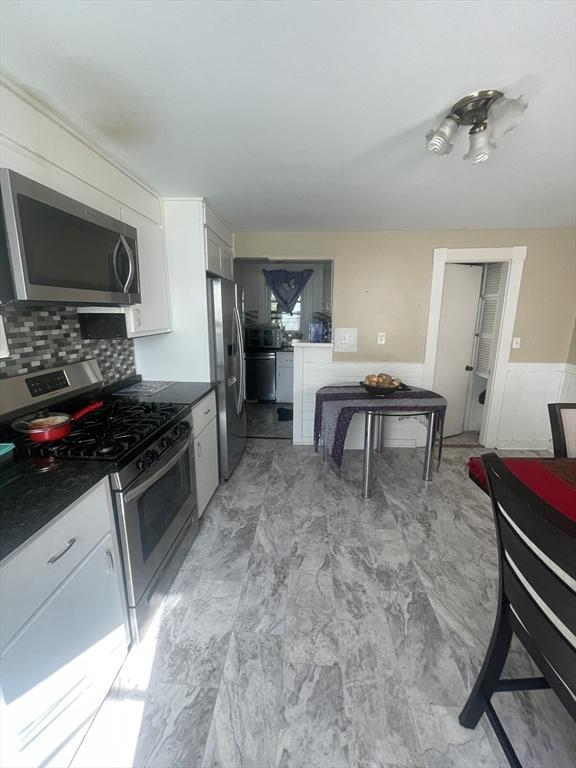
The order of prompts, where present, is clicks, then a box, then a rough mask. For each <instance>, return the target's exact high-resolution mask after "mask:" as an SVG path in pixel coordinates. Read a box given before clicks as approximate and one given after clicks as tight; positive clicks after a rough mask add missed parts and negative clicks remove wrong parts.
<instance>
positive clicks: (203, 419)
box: [192, 392, 216, 435]
mask: <svg viewBox="0 0 576 768" xmlns="http://www.w3.org/2000/svg"><path fill="white" fill-rule="evenodd" d="M215 416H216V393H215V392H210V394H209V395H206V397H205V398H204V399H203V400H200V402H199V403H197V404H196V405H195V406H194V408H192V423H193V425H194V434H195V435H199V434H200V432H202V430H203V429H204V428H205V427H206V426H207V425H208V424H209V423H210V422H211V421H212V419H213V418H214V417H215Z"/></svg>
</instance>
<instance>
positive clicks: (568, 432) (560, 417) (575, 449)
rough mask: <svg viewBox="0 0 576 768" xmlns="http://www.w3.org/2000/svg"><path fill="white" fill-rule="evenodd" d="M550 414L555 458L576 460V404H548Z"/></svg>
mask: <svg viewBox="0 0 576 768" xmlns="http://www.w3.org/2000/svg"><path fill="white" fill-rule="evenodd" d="M548 413H549V414H550V426H551V428H552V445H553V447H554V456H555V457H556V458H557V459H567V458H568V459H573V458H576V403H548Z"/></svg>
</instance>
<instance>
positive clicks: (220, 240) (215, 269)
mask: <svg viewBox="0 0 576 768" xmlns="http://www.w3.org/2000/svg"><path fill="white" fill-rule="evenodd" d="M204 229H205V238H206V241H205V251H206V253H205V256H206V271H207V272H211V273H212V274H214V275H219V276H220V277H225V278H227V279H228V280H233V279H234V263H233V257H234V252H233V245H234V237H233V235H232V230H231V229H230V227H229V226H228V225H227V224H226V223H225V222H224V221H223V219H221V218H220V216H219V215H218V214H217V213H216V212H215V211H214V210H213V209H212V208H210V206H209V205H208V204H207V203H204Z"/></svg>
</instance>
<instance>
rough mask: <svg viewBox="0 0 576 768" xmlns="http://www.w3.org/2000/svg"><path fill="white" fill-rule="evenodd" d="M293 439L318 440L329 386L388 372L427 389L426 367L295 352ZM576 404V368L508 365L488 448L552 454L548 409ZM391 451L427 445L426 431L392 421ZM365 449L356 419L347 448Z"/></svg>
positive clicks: (324, 351)
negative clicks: (320, 402) (317, 418)
mask: <svg viewBox="0 0 576 768" xmlns="http://www.w3.org/2000/svg"><path fill="white" fill-rule="evenodd" d="M294 352H295V354H294V433H293V439H294V443H296V444H306V445H310V444H312V442H313V437H314V433H313V431H314V406H315V401H316V392H317V391H318V389H320V387H324V386H327V385H330V384H354V383H356V382H358V381H360V380H361V379H363V378H364V376H365V375H366V374H367V373H369V372H372V371H376V368H378V369H379V370H386V371H387V372H389V373H391V374H393V375H395V376H398V378H400V379H402V381H405V382H406V384H411V385H413V386H423V383H422V380H423V372H424V370H423V369H424V366H423V364H421V363H374V362H335V361H333V360H332V348H331V347H330V346H328V345H323V346H322V348H320V345H318V347H317V348H316V349H314V348H311V346H305V345H301V346H300V348H298V347H297V346H295V348H294ZM554 402H576V366H575V365H566V364H565V363H508V366H507V370H506V380H505V388H504V400H503V405H502V410H501V414H500V420H499V423H498V437H497V440H496V445H495V446H494V445H490V446H486V447H488V448H494V447H497V448H508V449H518V450H523V449H524V450H551V445H552V436H551V433H550V422H549V418H548V407H547V406H548V403H554ZM385 427H386V429H385V442H384V444H385V445H387V446H396V447H414V446H422V445H424V443H425V438H426V429H425V426H424V424H422V423H420V421H419V420H417V419H414V418H410V419H398V418H389V419H387V420H386V422H385ZM363 445H364V418H363V416H361V415H357V416H354V418H353V419H352V424H351V425H350V430H349V432H348V437H347V439H346V448H362V447H363Z"/></svg>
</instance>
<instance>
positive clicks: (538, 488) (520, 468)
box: [468, 456, 576, 523]
mask: <svg viewBox="0 0 576 768" xmlns="http://www.w3.org/2000/svg"><path fill="white" fill-rule="evenodd" d="M502 461H503V462H504V464H505V465H506V466H507V467H508V469H509V470H510V471H511V472H512V473H513V474H514V475H516V477H517V478H518V479H519V480H521V481H522V483H523V484H524V485H525V486H526V487H527V488H529V489H530V490H531V491H533V492H534V493H535V494H537V495H538V496H539V497H540V498H541V499H542V500H543V501H545V502H546V503H547V504H550V506H551V507H554V509H556V510H557V511H558V512H560V514H562V515H564V516H565V517H567V518H568V520H571V521H572V522H574V523H576V459H536V458H534V459H514V458H509V459H507V458H503V459H502ZM468 472H469V475H470V477H471V479H472V480H474V482H475V483H476V484H477V485H479V486H480V488H482V490H484V491H486V492H488V483H487V480H486V470H485V469H484V464H483V462H482V458H481V457H480V456H474V457H472V458H471V459H469V460H468Z"/></svg>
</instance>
